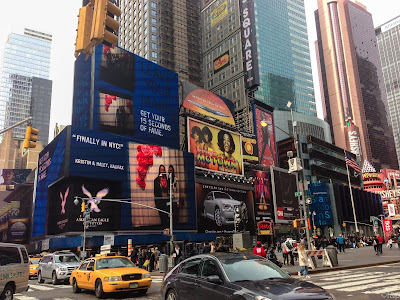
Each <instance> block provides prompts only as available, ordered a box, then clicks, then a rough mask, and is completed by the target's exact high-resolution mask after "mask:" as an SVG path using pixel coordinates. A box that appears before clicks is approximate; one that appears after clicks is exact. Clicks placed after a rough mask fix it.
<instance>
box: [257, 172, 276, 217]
mask: <svg viewBox="0 0 400 300" xmlns="http://www.w3.org/2000/svg"><path fill="white" fill-rule="evenodd" d="M254 189H255V197H254V200H255V204H254V205H255V206H254V211H255V213H256V219H257V220H263V219H265V218H266V219H269V218H271V217H272V197H271V189H270V181H269V174H268V173H267V172H264V171H254Z"/></svg>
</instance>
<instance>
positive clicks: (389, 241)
mask: <svg viewBox="0 0 400 300" xmlns="http://www.w3.org/2000/svg"><path fill="white" fill-rule="evenodd" d="M387 246H388V248H389V250H392V246H393V240H392V238H389V239H388V243H387Z"/></svg>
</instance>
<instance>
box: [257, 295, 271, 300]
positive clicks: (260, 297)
mask: <svg viewBox="0 0 400 300" xmlns="http://www.w3.org/2000/svg"><path fill="white" fill-rule="evenodd" d="M256 300H271V298H267V297H264V296H256Z"/></svg>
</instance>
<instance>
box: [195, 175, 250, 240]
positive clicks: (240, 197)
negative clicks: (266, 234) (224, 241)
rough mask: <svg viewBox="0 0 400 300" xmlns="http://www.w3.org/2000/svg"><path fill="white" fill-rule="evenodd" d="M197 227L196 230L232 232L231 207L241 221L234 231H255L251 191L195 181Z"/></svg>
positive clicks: (232, 216)
mask: <svg viewBox="0 0 400 300" xmlns="http://www.w3.org/2000/svg"><path fill="white" fill-rule="evenodd" d="M196 198H197V229H198V231H199V232H211V233H234V232H235V223H234V211H235V208H236V207H237V208H238V210H239V215H240V220H241V221H240V223H239V224H237V226H236V231H239V232H240V231H245V230H249V231H250V232H254V231H255V225H254V204H253V192H252V191H249V190H244V189H240V188H235V187H228V186H221V185H216V184H214V183H212V182H210V183H209V184H205V183H196Z"/></svg>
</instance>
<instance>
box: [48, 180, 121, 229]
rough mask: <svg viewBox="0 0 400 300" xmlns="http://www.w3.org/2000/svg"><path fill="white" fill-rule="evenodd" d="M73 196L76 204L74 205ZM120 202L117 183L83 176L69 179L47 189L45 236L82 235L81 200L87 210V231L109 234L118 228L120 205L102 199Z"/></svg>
mask: <svg viewBox="0 0 400 300" xmlns="http://www.w3.org/2000/svg"><path fill="white" fill-rule="evenodd" d="M75 197H78V200H79V204H78V205H75V203H74V200H75ZM103 198H104V199H111V200H112V199H121V183H120V182H117V181H111V180H97V179H89V178H85V177H69V178H67V179H63V180H61V181H58V182H57V183H55V184H53V185H52V186H50V187H49V199H48V207H49V210H48V223H47V233H48V234H60V233H64V232H82V231H83V222H84V213H82V212H81V204H82V199H84V201H85V203H86V205H87V206H88V209H89V218H88V219H87V222H86V224H87V229H86V230H87V231H109V230H118V229H119V228H120V219H121V208H120V203H118V202H112V201H106V200H103V201H102V199H103Z"/></svg>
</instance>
